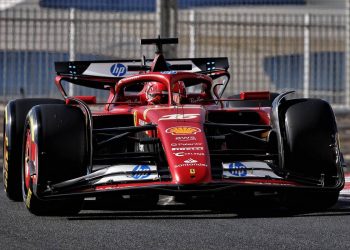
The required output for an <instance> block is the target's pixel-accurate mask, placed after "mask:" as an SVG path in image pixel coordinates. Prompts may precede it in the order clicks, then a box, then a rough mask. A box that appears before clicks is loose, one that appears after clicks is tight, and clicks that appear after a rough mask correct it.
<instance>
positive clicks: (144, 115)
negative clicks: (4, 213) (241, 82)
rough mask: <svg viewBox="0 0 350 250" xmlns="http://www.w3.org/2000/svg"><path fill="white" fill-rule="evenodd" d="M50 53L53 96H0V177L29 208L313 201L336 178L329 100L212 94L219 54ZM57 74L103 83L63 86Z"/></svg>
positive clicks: (320, 203) (338, 167) (339, 181)
mask: <svg viewBox="0 0 350 250" xmlns="http://www.w3.org/2000/svg"><path fill="white" fill-rule="evenodd" d="M170 43H177V39H176V38H167V39H161V38H158V39H142V40H141V44H155V45H156V56H155V58H154V60H150V59H145V57H143V58H142V59H141V60H116V61H92V62H87V61H71V62H57V63H56V64H55V67H56V71H57V76H56V80H55V82H56V85H57V87H58V89H59V91H60V93H61V94H62V96H63V100H56V99H20V100H15V101H11V102H9V103H8V105H7V106H6V110H5V122H4V167H3V175H4V186H5V191H6V193H7V196H8V197H9V198H10V199H12V200H17V201H18V200H23V201H24V203H25V205H26V207H27V208H28V209H29V211H30V212H32V213H33V214H36V215H45V214H74V213H77V212H79V211H80V209H81V206H82V202H83V201H84V198H86V197H100V196H105V195H109V196H108V197H110V199H113V197H117V196H119V195H124V196H126V195H130V197H134V196H135V197H143V199H141V200H142V202H146V203H153V204H155V203H156V202H157V201H158V197H159V195H160V194H165V195H174V196H175V197H176V196H181V195H186V196H201V195H203V196H206V195H213V196H215V195H222V194H225V196H224V197H227V198H230V197H233V194H235V193H240V192H253V193H254V192H262V193H264V192H268V193H269V192H272V193H276V194H277V195H278V196H279V197H281V200H283V201H284V202H285V204H286V205H287V206H289V207H294V208H301V207H312V208H315V209H324V208H328V207H330V206H332V205H333V204H335V203H336V202H337V199H338V195H339V191H340V190H341V189H342V188H343V186H344V174H343V170H342V167H343V160H342V155H341V152H340V149H339V142H338V133H337V125H336V120H335V116H334V113H333V111H332V108H331V106H330V105H329V104H328V103H327V102H326V101H323V100H320V99H303V98H300V99H299V98H298V99H295V98H294V99H293V98H290V97H288V96H289V94H290V93H291V92H285V93H280V94H276V93H270V92H268V91H266V92H242V93H240V94H239V95H236V96H232V97H231V98H226V99H225V98H222V96H223V91H224V90H225V88H226V86H227V84H228V82H229V77H230V76H229V73H228V67H229V65H228V59H227V58H185V59H169V60H166V59H165V57H164V54H163V52H162V45H163V44H170ZM63 82H69V83H71V84H75V85H82V86H85V87H89V88H96V89H105V90H108V91H109V96H108V99H107V101H106V102H104V103H100V102H99V103H97V102H96V96H69V95H67V92H66V89H65V88H64V86H63Z"/></svg>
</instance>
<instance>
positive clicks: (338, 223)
mask: <svg viewBox="0 0 350 250" xmlns="http://www.w3.org/2000/svg"><path fill="white" fill-rule="evenodd" d="M0 185H1V187H2V185H3V183H2V178H1V179H0ZM201 206H202V205H201V203H200V202H197V203H196V202H195V203H194V205H191V206H189V205H184V204H181V203H175V202H173V201H171V200H170V197H166V196H164V197H161V201H160V202H159V203H158V206H157V207H156V209H154V210H151V211H146V210H130V209H126V208H125V207H124V208H119V209H118V208H116V207H110V206H106V205H99V204H97V203H96V202H95V201H87V202H86V204H85V210H83V211H82V212H80V214H78V215H77V216H72V217H37V216H34V215H31V214H29V212H28V211H27V210H26V208H25V207H24V205H23V204H22V203H20V202H19V203H18V202H11V201H9V200H8V199H7V197H6V195H5V193H4V191H3V190H1V191H0V248H1V249H350V240H349V232H350V197H346V196H342V197H341V198H340V200H339V202H338V203H337V205H336V206H334V207H333V208H331V209H329V210H327V211H324V212H317V213H303V214H292V213H291V212H289V211H288V210H286V209H284V208H283V207H281V206H279V205H278V204H277V203H275V202H274V201H273V199H270V198H263V199H254V200H252V201H251V202H249V206H248V207H249V208H243V209H242V208H241V209H234V210H233V211H229V212H218V211H214V210H208V209H203V208H202V209H201V208H200V207H201Z"/></svg>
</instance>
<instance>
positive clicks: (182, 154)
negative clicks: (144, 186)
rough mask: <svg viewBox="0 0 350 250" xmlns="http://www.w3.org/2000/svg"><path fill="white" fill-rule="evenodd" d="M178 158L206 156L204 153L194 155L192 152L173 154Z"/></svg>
mask: <svg viewBox="0 0 350 250" xmlns="http://www.w3.org/2000/svg"><path fill="white" fill-rule="evenodd" d="M173 154H174V155H175V156H177V157H182V156H204V155H205V154H204V153H192V152H177V153H173Z"/></svg>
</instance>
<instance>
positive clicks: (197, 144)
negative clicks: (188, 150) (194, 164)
mask: <svg viewBox="0 0 350 250" xmlns="http://www.w3.org/2000/svg"><path fill="white" fill-rule="evenodd" d="M202 145H203V143H201V142H192V143H183V142H179V143H171V146H173V147H177V146H180V147H182V146H202Z"/></svg>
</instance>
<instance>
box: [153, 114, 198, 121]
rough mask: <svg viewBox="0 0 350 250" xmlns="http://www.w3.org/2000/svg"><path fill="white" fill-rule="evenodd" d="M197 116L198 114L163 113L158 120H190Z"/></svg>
mask: <svg viewBox="0 0 350 250" xmlns="http://www.w3.org/2000/svg"><path fill="white" fill-rule="evenodd" d="M198 116H200V114H171V115H163V116H162V117H161V118H160V119H159V121H161V120H178V119H182V120H190V119H195V118H197V117H198Z"/></svg>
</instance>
